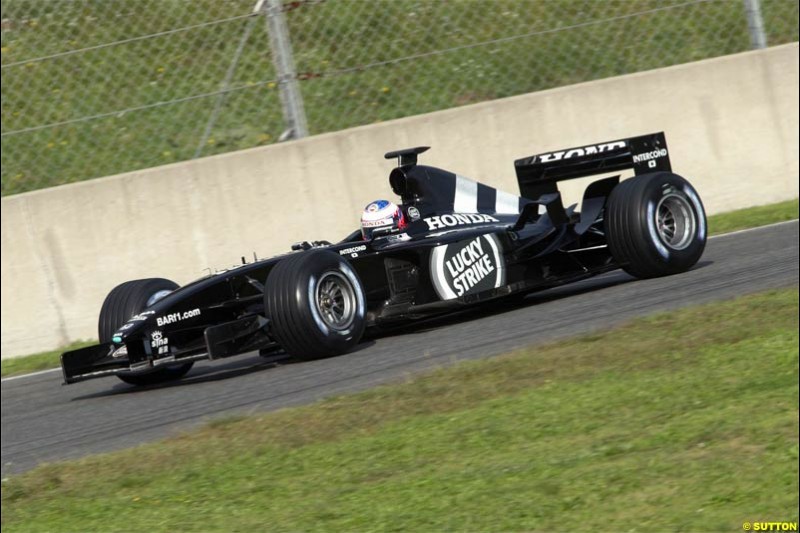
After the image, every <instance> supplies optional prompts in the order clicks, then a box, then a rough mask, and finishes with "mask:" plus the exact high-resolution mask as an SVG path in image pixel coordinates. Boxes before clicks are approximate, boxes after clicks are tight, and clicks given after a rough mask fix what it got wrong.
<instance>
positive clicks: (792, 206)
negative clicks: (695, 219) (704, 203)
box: [708, 198, 798, 235]
mask: <svg viewBox="0 0 800 533" xmlns="http://www.w3.org/2000/svg"><path fill="white" fill-rule="evenodd" d="M796 218H798V199H797V198H795V199H794V200H787V201H785V202H778V203H777V204H768V205H759V206H756V207H748V208H746V209H737V210H736V211H729V212H727V213H720V214H718V215H712V216H710V217H708V233H709V234H710V235H719V234H720V233H729V232H731V231H737V230H740V229H747V228H756V227H758V226H766V225H767V224H774V223H776V222H785V221H787V220H794V219H796Z"/></svg>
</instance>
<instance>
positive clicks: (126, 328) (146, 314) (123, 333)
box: [111, 310, 156, 344]
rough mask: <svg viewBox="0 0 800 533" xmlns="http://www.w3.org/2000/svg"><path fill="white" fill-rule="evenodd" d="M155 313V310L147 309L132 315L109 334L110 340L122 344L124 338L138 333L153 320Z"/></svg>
mask: <svg viewBox="0 0 800 533" xmlns="http://www.w3.org/2000/svg"><path fill="white" fill-rule="evenodd" d="M155 315H156V312H155V310H149V311H142V312H141V313H139V314H138V315H134V316H132V317H131V318H129V319H128V321H127V322H125V323H124V324H123V325H122V326H120V327H119V328H118V329H117V331H115V332H114V334H113V335H112V336H111V342H113V343H116V344H122V343H124V342H125V340H126V339H128V338H130V337H132V336H136V335H137V334H140V333H141V332H143V331H144V330H145V328H147V327H149V326H150V325H152V324H153V323H154V322H155Z"/></svg>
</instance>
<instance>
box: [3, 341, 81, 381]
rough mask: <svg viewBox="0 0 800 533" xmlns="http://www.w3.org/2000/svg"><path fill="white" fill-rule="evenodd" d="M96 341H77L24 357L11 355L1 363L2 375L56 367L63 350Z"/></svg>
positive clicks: (27, 372) (13, 374)
mask: <svg viewBox="0 0 800 533" xmlns="http://www.w3.org/2000/svg"><path fill="white" fill-rule="evenodd" d="M94 343H95V341H76V342H73V343H72V344H70V345H68V346H63V347H61V348H58V349H56V350H51V351H49V352H42V353H37V354H32V355H23V356H22V357H9V358H8V359H3V360H2V363H0V365H1V367H2V377H4V378H5V377H9V376H17V375H20V374H30V373H31V372H36V371H38V370H47V369H49V368H56V367H58V365H59V364H60V357H61V354H62V353H63V352H66V351H68V350H77V349H78V348H83V347H85V346H90V345H92V344H94Z"/></svg>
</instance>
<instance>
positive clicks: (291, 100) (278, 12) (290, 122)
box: [266, 0, 308, 140]
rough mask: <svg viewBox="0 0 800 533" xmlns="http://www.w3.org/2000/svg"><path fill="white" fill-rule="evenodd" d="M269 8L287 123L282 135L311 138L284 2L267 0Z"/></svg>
mask: <svg viewBox="0 0 800 533" xmlns="http://www.w3.org/2000/svg"><path fill="white" fill-rule="evenodd" d="M266 8H267V32H268V33H269V42H270V47H271V48H272V60H273V62H274V63H275V71H276V72H277V74H278V90H279V92H280V97H281V106H282V108H283V119H284V121H285V122H286V131H284V132H283V134H281V136H280V140H287V139H299V138H301V137H308V122H307V121H306V111H305V108H304V107H303V95H302V94H300V84H299V83H298V81H297V73H296V72H295V67H294V55H293V54H292V42H291V41H290V40H289V29H288V27H287V26H286V17H285V16H284V14H283V4H282V2H281V0H266Z"/></svg>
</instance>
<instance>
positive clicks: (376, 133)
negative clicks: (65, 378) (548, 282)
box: [0, 43, 798, 357]
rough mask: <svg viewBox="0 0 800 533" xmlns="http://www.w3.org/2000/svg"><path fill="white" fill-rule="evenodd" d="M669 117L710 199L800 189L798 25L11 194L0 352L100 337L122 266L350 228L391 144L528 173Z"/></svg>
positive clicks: (196, 269) (501, 174)
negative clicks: (479, 97) (729, 51)
mask: <svg viewBox="0 0 800 533" xmlns="http://www.w3.org/2000/svg"><path fill="white" fill-rule="evenodd" d="M659 130H664V131H666V134H667V141H668V145H669V148H670V156H671V159H672V163H673V168H674V169H675V170H676V171H677V172H678V173H679V174H682V175H684V176H686V177H687V178H689V179H690V180H691V181H692V182H693V183H694V185H695V186H696V187H697V189H698V191H699V192H700V194H701V196H702V197H703V200H704V201H705V203H706V206H707V209H708V211H709V213H715V212H719V211H725V210H729V209H735V208H740V207H745V206H751V205H757V204H764V203H769V202H775V201H780V200H784V199H788V198H793V197H797V196H798V46H797V43H794V44H790V45H785V46H780V47H775V48H770V49H767V50H763V51H757V52H748V53H743V54H737V55H733V56H726V57H721V58H717V59H711V60H706V61H700V62H697V63H691V64H686V65H680V66H675V67H669V68H665V69H660V70H654V71H649V72H642V73H638V74H632V75H628V76H622V77H618V78H611V79H606V80H600V81H595V82H589V83H583V84H579V85H574V86H570V87H563V88H559V89H553V90H549V91H543V92H539V93H532V94H526V95H522V96H516V97H512V98H506V99H503V100H495V101H491V102H486V103H482V104H476V105H471V106H465V107H460V108H457V109H451V110H447V111H441V112H437V113H431V114H428V115H421V116H416V117H409V118H405V119H400V120H395V121H391V122H386V123H382V124H375V125H370V126H364V127H360V128H354V129H350V130H346V131H341V132H337V133H332V134H325V135H319V136H315V137H311V138H308V139H304V140H300V141H295V142H290V143H286V144H279V145H273V146H267V147H263V148H255V149H251V150H244V151H241V152H235V153H230V154H224V155H219V156H213V157H208V158H204V159H199V160H195V161H190V162H185V163H177V164H173V165H168V166H164V167H158V168H152V169H147V170H142V171H138V172H130V173H127V174H122V175H119V176H112V177H108V178H102V179H96V180H92V181H87V182H83V183H76V184H71V185H66V186H62V187H56V188H53V189H47V190H42V191H36V192H32V193H26V194H20V195H17V196H11V197H8V198H3V199H2V347H1V348H0V352H1V353H2V356H3V357H8V356H14V355H18V354H24V353H30V352H35V351H40V350H44V349H51V348H55V347H57V346H58V345H61V344H63V343H66V342H67V341H69V340H74V339H82V338H84V339H85V338H94V337H95V335H96V323H97V314H98V311H99V309H100V305H101V303H102V301H103V298H104V297H105V295H106V294H107V293H108V291H109V290H110V289H111V288H113V287H114V286H115V285H116V284H118V283H120V282H122V281H125V280H128V279H134V278H139V277H153V276H163V277H168V278H171V279H174V280H175V281H177V282H179V283H185V282H187V281H190V280H191V279H194V278H196V277H199V276H200V275H202V274H203V272H204V268H206V267H211V268H215V267H216V268H222V267H226V266H229V265H232V264H234V263H237V262H239V260H240V259H239V258H240V256H241V255H246V256H248V257H252V252H254V251H255V252H257V253H258V255H259V256H266V255H268V254H274V253H276V252H281V251H284V250H286V249H287V247H288V245H289V244H290V243H292V242H294V241H298V240H302V239H330V240H333V239H337V238H340V237H343V236H344V235H345V234H347V233H348V232H349V231H351V230H352V229H354V228H355V227H356V225H357V223H358V217H359V213H360V211H361V209H362V208H363V206H364V205H365V204H366V203H367V202H369V201H370V200H373V199H375V198H381V197H386V198H392V197H393V195H392V193H391V191H390V189H389V186H388V180H387V175H388V172H389V170H390V169H391V168H392V166H393V164H394V162H390V161H386V160H384V159H383V157H382V156H383V153H384V152H386V151H388V150H392V149H397V148H404V147H409V146H417V145H431V146H432V147H433V149H432V150H431V151H430V152H428V153H426V154H424V155H423V156H422V161H424V162H425V163H426V164H431V165H435V166H441V167H444V168H448V169H451V170H455V171H458V172H459V173H461V174H463V175H466V176H470V177H473V178H475V179H478V180H481V181H484V182H486V183H488V184H491V185H495V186H497V187H500V188H505V189H507V190H509V191H516V182H515V177H514V170H513V160H514V159H515V158H518V157H522V156H527V155H531V154H534V153H538V152H542V151H549V150H553V149H558V148H564V147H570V146H578V145H582V144H589V143H593V142H598V141H604V140H612V139H616V138H621V137H628V136H631V135H636V134H641V133H648V132H652V131H659ZM583 186H584V184H582V183H567V184H565V185H564V186H562V191H564V193H565V195H566V196H567V198H568V199H569V198H570V197H572V198H576V199H577V198H579V196H580V191H581V190H582V188H583Z"/></svg>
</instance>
